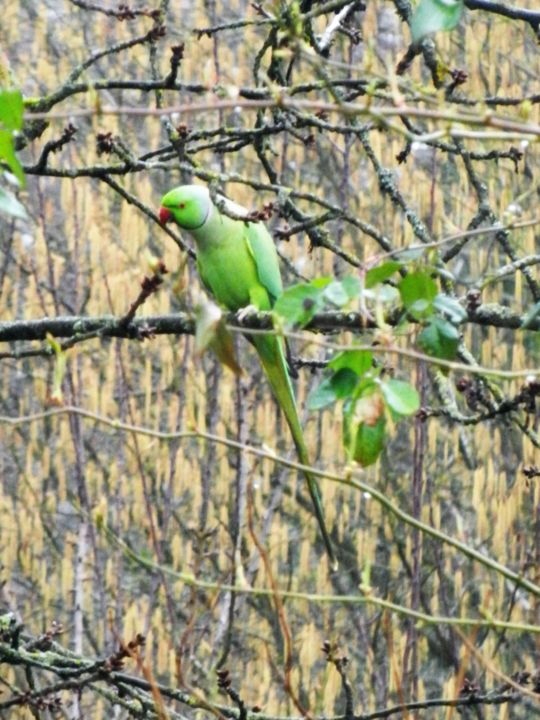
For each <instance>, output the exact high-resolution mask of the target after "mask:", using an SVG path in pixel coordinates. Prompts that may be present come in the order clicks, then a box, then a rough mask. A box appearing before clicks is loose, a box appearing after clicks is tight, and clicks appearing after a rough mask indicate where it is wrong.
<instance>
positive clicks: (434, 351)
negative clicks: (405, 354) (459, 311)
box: [418, 317, 460, 360]
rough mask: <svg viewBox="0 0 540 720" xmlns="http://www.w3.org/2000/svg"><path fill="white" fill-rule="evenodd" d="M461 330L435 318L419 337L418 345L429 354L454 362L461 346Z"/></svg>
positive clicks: (441, 319)
mask: <svg viewBox="0 0 540 720" xmlns="http://www.w3.org/2000/svg"><path fill="white" fill-rule="evenodd" d="M459 338H460V334H459V330H458V329H457V328H456V327H455V325H452V323H450V322H448V320H444V319H443V318H440V317H434V318H432V320H430V322H429V324H428V325H427V326H426V327H425V328H424V329H423V330H422V332H421V333H420V335H419V336H418V344H419V345H420V347H421V348H422V349H423V350H424V351H425V352H426V353H427V354H428V355H432V356H433V357H437V358H442V359H443V360H453V359H454V358H455V356H456V352H457V349H458V345H459Z"/></svg>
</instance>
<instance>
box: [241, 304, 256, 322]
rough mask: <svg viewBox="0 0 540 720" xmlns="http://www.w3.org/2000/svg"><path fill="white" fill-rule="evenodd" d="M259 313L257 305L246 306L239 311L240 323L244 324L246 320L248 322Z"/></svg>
mask: <svg viewBox="0 0 540 720" xmlns="http://www.w3.org/2000/svg"><path fill="white" fill-rule="evenodd" d="M258 312H259V308H256V307H255V305H246V307H244V308H242V309H241V310H239V311H238V315H237V317H238V320H239V321H240V322H243V321H244V320H247V319H248V318H249V317H252V316H253V315H256V314H257V313H258Z"/></svg>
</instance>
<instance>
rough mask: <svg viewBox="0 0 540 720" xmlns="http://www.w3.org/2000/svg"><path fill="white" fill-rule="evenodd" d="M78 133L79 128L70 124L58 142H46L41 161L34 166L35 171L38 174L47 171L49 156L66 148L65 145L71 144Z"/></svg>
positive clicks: (40, 157)
mask: <svg viewBox="0 0 540 720" xmlns="http://www.w3.org/2000/svg"><path fill="white" fill-rule="evenodd" d="M76 132H77V128H76V127H75V125H72V124H71V123H69V124H68V125H67V126H66V127H65V128H64V131H63V133H62V135H61V136H60V137H59V138H58V139H57V140H49V141H48V142H46V143H45V145H44V146H43V150H42V151H41V155H40V156H39V160H38V161H37V163H36V165H35V166H34V170H35V171H37V172H43V170H45V168H46V167H47V162H48V160H49V155H50V154H51V153H56V152H58V151H59V150H61V149H62V148H63V147H64V145H67V144H68V143H69V142H71V140H72V139H73V136H74V135H75V133H76Z"/></svg>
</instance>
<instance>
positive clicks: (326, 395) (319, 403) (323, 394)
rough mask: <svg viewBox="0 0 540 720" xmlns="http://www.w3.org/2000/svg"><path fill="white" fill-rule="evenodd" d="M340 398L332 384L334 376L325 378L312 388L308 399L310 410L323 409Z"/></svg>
mask: <svg viewBox="0 0 540 720" xmlns="http://www.w3.org/2000/svg"><path fill="white" fill-rule="evenodd" d="M337 399H338V396H337V393H336V389H335V388H334V387H333V385H332V378H325V379H324V380H323V381H322V382H321V383H320V384H319V385H317V387H316V388H315V389H314V390H312V391H311V392H310V393H309V395H308V399H307V406H308V410H322V409H323V408H325V407H328V406H329V405H332V403H335V402H336V400H337Z"/></svg>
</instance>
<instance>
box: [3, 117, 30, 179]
mask: <svg viewBox="0 0 540 720" xmlns="http://www.w3.org/2000/svg"><path fill="white" fill-rule="evenodd" d="M0 160H1V161H3V162H5V163H6V165H7V166H8V167H9V169H10V170H11V172H12V173H13V174H14V175H15V177H16V178H17V179H18V181H19V183H20V184H21V187H24V182H25V181H24V172H23V169H22V166H21V164H20V162H19V161H18V159H17V156H16V155H15V150H14V148H13V134H12V132H11V130H0Z"/></svg>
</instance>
